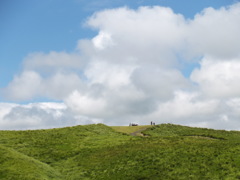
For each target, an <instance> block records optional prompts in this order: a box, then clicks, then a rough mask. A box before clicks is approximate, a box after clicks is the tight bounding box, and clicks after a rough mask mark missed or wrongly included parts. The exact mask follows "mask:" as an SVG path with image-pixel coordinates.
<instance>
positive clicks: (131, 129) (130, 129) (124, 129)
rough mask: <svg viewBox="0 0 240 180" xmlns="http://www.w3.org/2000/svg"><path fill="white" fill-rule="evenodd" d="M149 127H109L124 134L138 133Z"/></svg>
mask: <svg viewBox="0 0 240 180" xmlns="http://www.w3.org/2000/svg"><path fill="white" fill-rule="evenodd" d="M149 127H151V126H150V125H144V126H111V128H113V129H114V130H115V131H117V132H122V133H126V134H131V133H134V132H136V131H139V130H141V129H146V128H149Z"/></svg>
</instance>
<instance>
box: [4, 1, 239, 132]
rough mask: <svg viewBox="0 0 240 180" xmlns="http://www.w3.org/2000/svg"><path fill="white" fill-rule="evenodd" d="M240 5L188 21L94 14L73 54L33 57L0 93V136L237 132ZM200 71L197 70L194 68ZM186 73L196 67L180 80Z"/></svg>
mask: <svg viewBox="0 0 240 180" xmlns="http://www.w3.org/2000/svg"><path fill="white" fill-rule="evenodd" d="M239 22H240V3H236V4H233V5H232V6H229V7H222V8H220V9H213V8H206V9H204V10H203V11H202V12H200V13H198V14H196V15H195V17H194V18H193V19H186V18H185V17H184V16H183V15H181V14H176V13H174V12H173V11H172V10H171V9H170V8H166V7H159V6H154V7H139V8H138V9H136V10H134V9H129V8H127V7H123V8H117V9H108V10H104V11H100V12H96V13H95V14H93V15H92V16H91V17H89V18H88V20H87V22H86V24H87V26H88V27H89V28H92V29H94V30H95V31H97V32H98V33H97V35H96V36H95V37H93V38H92V39H81V40H79V41H78V43H77V47H76V49H75V50H73V52H49V53H40V52H35V53H31V54H29V55H28V56H26V58H25V59H24V61H23V68H22V69H23V70H22V72H20V73H19V74H16V75H15V77H14V79H13V80H12V81H11V82H10V83H9V84H8V86H7V87H5V88H4V89H2V92H3V94H4V97H5V99H6V101H8V100H11V101H14V102H17V103H19V102H26V101H32V100H34V99H37V98H47V99H50V100H51V101H57V102H59V101H60V102H61V103H53V102H46V103H30V104H27V105H21V104H11V103H1V106H0V127H1V129H40V128H52V127H63V126H71V125H76V124H87V123H105V124H108V125H127V124H129V123H130V122H136V123H139V124H149V122H150V121H155V122H156V123H177V124H183V125H191V126H199V127H209V128H218V129H240V128H239V127H240V120H239V118H240V98H239V95H240V85H238V82H239V81H240V75H239V73H238V72H240V49H239V47H240V36H239V32H240V23H239ZM196 64H198V66H196ZM187 67H194V68H192V69H191V70H190V75H189V76H188V75H186V72H185V71H186V69H187Z"/></svg>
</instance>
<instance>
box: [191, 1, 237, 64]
mask: <svg viewBox="0 0 240 180" xmlns="http://www.w3.org/2000/svg"><path fill="white" fill-rule="evenodd" d="M239 22H240V3H237V4H234V5H232V6H230V7H227V8H226V7H222V8H221V9H217V10H216V9H213V8H207V9H205V10H203V11H202V12H201V13H199V14H197V15H196V16H195V18H194V19H193V20H192V21H191V22H190V24H189V30H188V32H187V33H188V37H187V39H188V41H189V42H190V46H191V47H189V48H190V49H189V51H195V52H196V53H199V54H200V55H208V56H214V57H217V58H218V59H224V58H233V57H236V56H239V55H240V52H239V47H240V36H239V35H238V34H239V32H240V23H239ZM191 53H193V52H191Z"/></svg>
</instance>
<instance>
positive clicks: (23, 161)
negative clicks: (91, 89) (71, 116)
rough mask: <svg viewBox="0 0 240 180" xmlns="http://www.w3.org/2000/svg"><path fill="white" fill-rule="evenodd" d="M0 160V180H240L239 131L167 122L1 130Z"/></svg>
mask: <svg viewBox="0 0 240 180" xmlns="http://www.w3.org/2000/svg"><path fill="white" fill-rule="evenodd" d="M146 128H147V129H146ZM141 129H146V130H144V131H143V132H142V134H143V135H144V136H137V134H132V135H130V134H131V133H133V132H134V131H135V130H136V131H139V130H141ZM0 162H1V163H0V179H26V180H28V179H29V180H30V179H64V180H65V179H69V180H70V179H71V180H72V179H76V180H78V179H104V180H105V179H106V180H108V179H109V180H113V179H114V180H115V179H116V180H121V179H122V180H127V179H129V180H135V179H137V180H140V179H141V180H143V179H149V180H154V179H163V180H165V179H174V180H175V179H199V180H200V179H201V180H202V179H240V132H238V131H223V130H212V129H204V128H191V127H186V126H179V125H172V124H162V125H157V126H143V127H141V126H140V127H138V128H137V129H134V130H133V128H132V127H108V126H105V125H103V124H97V125H86V126H75V127H66V128H58V129H48V130H34V131H0Z"/></svg>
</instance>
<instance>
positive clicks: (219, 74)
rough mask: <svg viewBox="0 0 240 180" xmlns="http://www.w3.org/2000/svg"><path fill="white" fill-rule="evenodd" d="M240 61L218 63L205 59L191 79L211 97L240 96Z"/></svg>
mask: <svg viewBox="0 0 240 180" xmlns="http://www.w3.org/2000/svg"><path fill="white" fill-rule="evenodd" d="M239 72H240V59H236V60H228V61H226V60H225V61H217V60H212V59H209V58H206V59H203V60H202V62H201V68H200V69H195V70H194V71H193V73H192V75H191V79H192V80H193V81H194V82H196V83H198V85H199V87H200V88H201V90H202V91H203V92H204V93H205V94H206V95H207V96H210V97H217V98H225V97H236V96H239V95H240V84H239V82H240V74H239Z"/></svg>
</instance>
